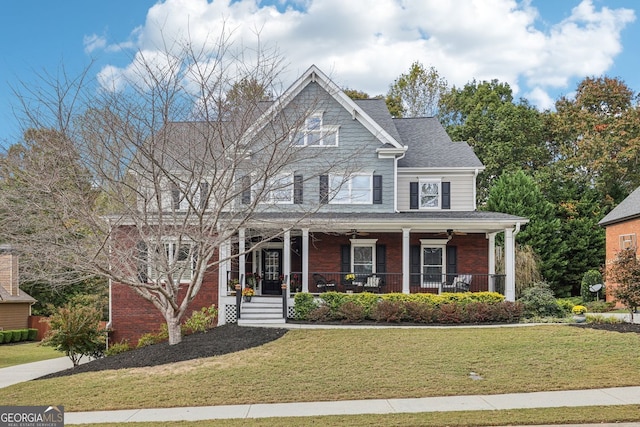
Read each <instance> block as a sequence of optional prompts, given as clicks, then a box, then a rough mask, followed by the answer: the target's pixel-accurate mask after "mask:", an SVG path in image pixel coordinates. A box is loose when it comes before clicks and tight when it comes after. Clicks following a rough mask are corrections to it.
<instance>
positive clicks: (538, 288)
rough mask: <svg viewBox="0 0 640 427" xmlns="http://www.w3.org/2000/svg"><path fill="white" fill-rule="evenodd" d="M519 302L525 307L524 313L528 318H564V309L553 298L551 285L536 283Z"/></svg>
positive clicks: (525, 292) (524, 293)
mask: <svg viewBox="0 0 640 427" xmlns="http://www.w3.org/2000/svg"><path fill="white" fill-rule="evenodd" d="M519 301H520V302H521V303H522V304H523V305H524V313H525V316H527V317H554V316H556V317H558V316H563V315H564V313H563V311H562V308H561V307H560V305H559V304H558V301H557V300H556V299H555V297H554V296H553V291H551V288H550V287H549V284H547V283H545V282H538V283H534V285H533V286H531V287H530V288H527V289H525V290H524V292H523V293H522V297H521V298H520V299H519Z"/></svg>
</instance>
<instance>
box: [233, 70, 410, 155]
mask: <svg viewBox="0 0 640 427" xmlns="http://www.w3.org/2000/svg"><path fill="white" fill-rule="evenodd" d="M309 83H317V84H319V85H320V87H322V88H323V89H324V90H326V91H327V93H329V95H331V96H332V97H333V99H335V100H336V101H337V102H338V103H339V104H340V105H341V106H342V107H343V108H344V109H345V110H347V111H348V112H349V113H350V114H351V117H352V118H353V120H359V121H360V123H361V124H362V125H363V126H364V127H365V128H366V129H367V130H368V131H369V132H371V134H373V135H374V136H375V137H376V138H378V140H379V141H380V143H382V144H389V145H391V146H392V147H395V148H396V149H399V150H402V152H405V151H406V150H407V148H406V147H403V146H402V145H401V144H400V143H399V142H398V141H397V140H396V139H395V138H393V137H392V136H391V135H389V133H388V132H387V131H386V130H384V129H383V128H382V127H381V126H380V125H379V124H378V123H376V122H375V121H374V120H373V119H372V118H371V117H370V116H369V115H368V114H367V113H365V112H364V110H363V109H362V108H360V107H359V106H358V104H356V103H355V102H353V100H352V99H351V98H349V97H348V96H347V95H346V94H345V93H344V92H343V91H342V89H340V88H339V87H338V86H337V85H336V84H335V83H333V82H332V81H331V80H330V79H329V78H328V77H327V76H326V75H325V74H324V73H323V72H322V71H320V69H319V68H318V67H316V66H315V65H312V66H311V67H309V68H308V69H307V71H305V72H304V73H303V74H302V75H301V76H300V77H299V78H298V79H297V80H296V81H295V82H294V83H293V84H292V85H291V86H290V87H289V89H287V90H286V91H285V92H284V93H283V94H282V95H281V96H280V97H278V99H277V100H276V101H275V102H274V103H273V104H272V105H271V106H270V107H269V108H268V109H267V111H265V112H264V113H263V114H262V116H260V118H259V119H258V120H256V123H255V124H254V125H253V126H251V127H250V128H249V129H248V131H247V132H246V134H245V136H244V138H245V139H248V138H250V137H251V136H252V135H254V134H256V133H257V132H258V131H260V130H261V129H262V128H263V127H264V126H266V124H267V123H269V121H270V119H271V118H272V117H273V116H274V115H275V114H277V113H278V112H279V111H280V110H281V109H282V108H283V107H284V106H286V105H287V104H289V103H290V102H291V101H292V100H293V99H294V98H295V97H296V96H297V95H298V94H300V92H302V90H303V89H304V88H305V87H306V86H307V85H308V84H309Z"/></svg>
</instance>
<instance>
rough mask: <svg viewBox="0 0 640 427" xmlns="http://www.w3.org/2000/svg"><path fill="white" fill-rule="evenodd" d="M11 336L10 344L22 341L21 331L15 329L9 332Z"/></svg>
mask: <svg viewBox="0 0 640 427" xmlns="http://www.w3.org/2000/svg"><path fill="white" fill-rule="evenodd" d="M11 333H12V334H13V339H12V340H11V342H19V341H20V340H21V339H22V331H20V330H18V329H16V330H15V331H11Z"/></svg>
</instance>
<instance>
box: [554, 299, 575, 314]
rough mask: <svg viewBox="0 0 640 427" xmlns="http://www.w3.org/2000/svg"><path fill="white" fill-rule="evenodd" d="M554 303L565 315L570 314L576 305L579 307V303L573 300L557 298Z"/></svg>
mask: <svg viewBox="0 0 640 427" xmlns="http://www.w3.org/2000/svg"><path fill="white" fill-rule="evenodd" d="M556 302H557V303H558V307H560V309H561V310H562V312H563V313H564V314H565V315H566V314H569V313H571V311H572V310H573V307H575V306H576V305H581V302H580V301H576V300H575V298H558V300H557V301H556Z"/></svg>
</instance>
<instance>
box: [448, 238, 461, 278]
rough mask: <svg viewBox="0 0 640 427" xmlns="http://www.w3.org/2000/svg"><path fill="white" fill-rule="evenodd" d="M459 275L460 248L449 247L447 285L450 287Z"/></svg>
mask: <svg viewBox="0 0 640 427" xmlns="http://www.w3.org/2000/svg"><path fill="white" fill-rule="evenodd" d="M457 273H458V248H457V247H456V246H447V283H448V284H449V285H450V284H451V283H452V282H453V279H454V277H455V276H456V274H457Z"/></svg>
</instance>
